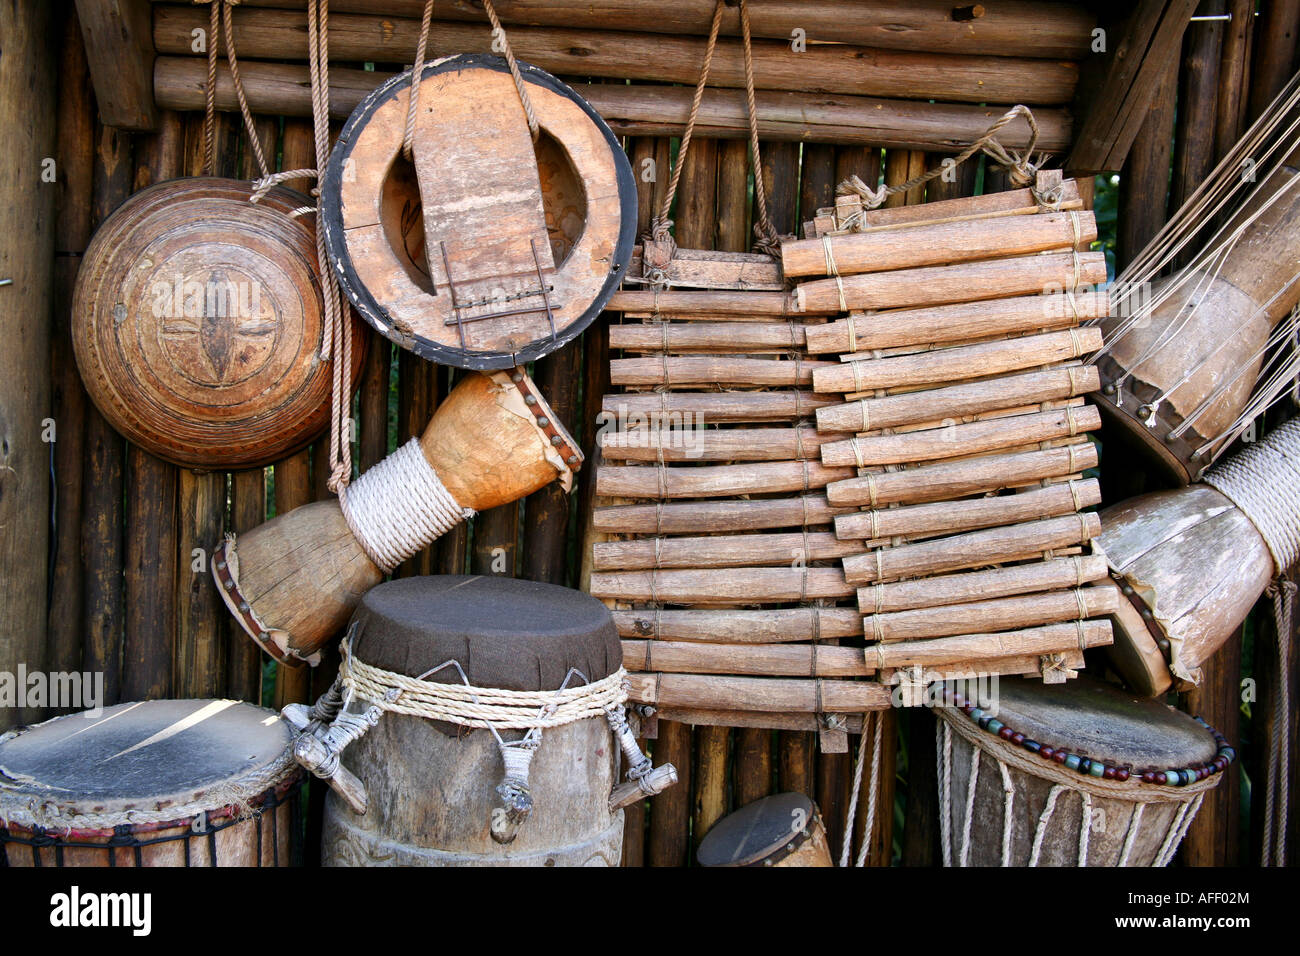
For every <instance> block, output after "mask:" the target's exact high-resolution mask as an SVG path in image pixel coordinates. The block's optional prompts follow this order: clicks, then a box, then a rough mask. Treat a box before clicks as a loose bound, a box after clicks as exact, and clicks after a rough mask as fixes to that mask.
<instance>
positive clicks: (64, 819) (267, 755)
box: [0, 700, 303, 867]
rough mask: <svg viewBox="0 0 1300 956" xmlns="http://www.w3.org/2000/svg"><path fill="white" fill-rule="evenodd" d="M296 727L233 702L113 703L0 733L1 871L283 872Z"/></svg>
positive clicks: (295, 825)
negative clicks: (262, 868)
mask: <svg viewBox="0 0 1300 956" xmlns="http://www.w3.org/2000/svg"><path fill="white" fill-rule="evenodd" d="M292 742H293V735H292V730H291V728H290V727H289V725H288V724H286V723H285V722H284V721H282V720H280V719H278V718H277V717H276V716H275V714H274V713H272V712H271V711H267V710H263V709H262V708H261V707H255V706H253V705H252V704H245V703H240V702H238V701H233V700H153V701H147V702H144V703H134V704H118V705H117V706H115V707H108V708H105V709H104V710H103V712H102V713H101V714H100V715H99V716H97V717H93V718H92V717H90V716H89V714H71V715H68V716H65V717H56V718H54V719H53V720H49V721H46V722H45V723H43V724H37V725H36V726H34V727H27V728H23V729H21V730H17V731H13V732H11V733H8V734H4V735H0V867H3V866H67V867H83V866H196V867H202V866H290V865H293V864H295V863H297V862H298V857H299V855H300V851H301V838H300V832H299V811H300V806H299V799H298V798H299V794H300V790H301V788H302V780H303V773H302V771H301V769H300V768H299V767H298V765H297V764H296V763H294V760H293V753H292V751H291V750H290V745H291V744H292Z"/></svg>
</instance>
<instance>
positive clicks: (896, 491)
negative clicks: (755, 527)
mask: <svg viewBox="0 0 1300 956" xmlns="http://www.w3.org/2000/svg"><path fill="white" fill-rule="evenodd" d="M1096 464H1097V446H1096V445H1094V444H1092V443H1091V442H1083V443H1079V444H1074V445H1066V446H1064V447H1062V448H1049V449H1046V450H1044V451H1029V452H1019V453H1016V454H1012V455H984V456H981V457H979V458H970V459H962V460H959V461H946V462H939V463H938V464H932V465H920V466H918V467H916V468H909V469H907V470H906V471H893V472H878V473H875V474H867V475H863V476H862V477H860V478H846V479H844V480H842V481H835V480H833V479H832V480H831V481H830V483H829V484H828V485H827V487H826V500H827V501H829V502H830V503H831V504H833V505H868V504H869V505H871V506H872V507H879V506H880V505H887V504H894V503H896V502H897V503H903V502H922V501H942V500H945V499H950V498H955V497H960V496H962V495H973V494H978V493H980V492H985V491H995V490H997V489H998V488H1008V487H1015V486H1016V485H1019V484H1028V483H1029V482H1033V481H1039V480H1041V479H1043V478H1058V477H1061V476H1063V475H1072V474H1074V473H1076V472H1079V471H1082V470H1084V469H1086V468H1092V467H1093V466H1094V465H1096Z"/></svg>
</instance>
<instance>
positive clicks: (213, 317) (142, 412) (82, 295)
mask: <svg viewBox="0 0 1300 956" xmlns="http://www.w3.org/2000/svg"><path fill="white" fill-rule="evenodd" d="M252 195H253V190H252V186H251V185H250V184H249V183H246V182H240V181H237V180H233V179H217V178H211V177H207V178H194V179H176V180H171V181H170V182H165V183H159V184H158V185H156V186H151V187H149V188H148V189H144V190H141V191H140V192H138V193H136V194H135V195H134V196H132V197H131V198H130V199H128V200H127V201H126V202H125V203H123V204H122V206H121V207H120V208H119V209H118V210H117V211H116V212H114V213H113V215H111V216H109V217H108V219H107V220H105V222H104V224H103V225H102V226H100V227H99V230H98V231H97V232H96V233H95V237H94V239H92V240H91V243H90V246H89V247H88V248H87V249H86V255H85V260H84V262H83V263H82V266H81V269H80V271H79V272H78V274H77V288H76V292H75V295H74V299H73V305H72V325H73V332H72V341H73V345H74V346H75V348H76V353H77V366H78V368H80V370H81V377H82V380H83V381H84V382H85V384H86V391H87V392H88V393H89V394H90V397H91V398H92V399H93V400H94V402H95V406H96V407H97V408H98V409H99V410H100V412H102V413H103V415H104V417H105V418H106V419H108V421H109V423H110V424H111V425H112V426H113V427H114V428H116V429H117V430H118V431H119V432H121V433H122V434H123V435H125V436H126V438H127V439H129V440H130V441H131V442H132V444H135V445H139V446H140V447H141V448H144V449H146V450H147V451H149V452H151V453H152V454H155V455H157V456H159V457H160V458H164V459H166V460H167V461H170V462H174V463H176V464H178V465H182V466H185V467H189V468H197V469H221V468H252V467H260V466H262V465H266V464H270V463H271V462H273V461H277V460H279V459H280V458H283V457H284V456H285V455H289V454H292V453H293V452H295V451H297V450H298V449H299V448H302V447H303V446H305V445H306V444H307V443H308V442H310V441H311V440H312V439H314V438H315V437H316V436H317V435H319V434H320V433H321V431H323V430H324V429H325V426H326V425H327V424H328V421H329V403H330V382H331V373H330V366H329V363H328V362H322V361H321V358H320V351H321V343H322V341H323V338H322V337H323V335H324V333H325V319H324V313H323V309H322V307H321V296H320V290H319V285H320V280H319V275H318V268H317V265H316V240H315V235H314V232H313V228H312V221H313V220H312V217H310V216H309V217H306V218H303V217H296V218H295V217H293V216H291V215H290V213H291V212H293V211H294V210H295V209H297V208H298V207H301V206H304V205H309V204H310V200H308V199H307V197H305V196H302V195H299V194H298V193H295V192H293V191H291V190H288V189H284V188H282V187H276V188H274V189H272V190H270V191H269V192H268V193H267V194H266V195H265V196H264V197H263V198H262V199H261V200H260V201H259V202H257V203H256V204H254V203H252V202H250V199H251V198H252ZM348 330H349V331H348V334H350V335H352V336H353V350H352V356H353V375H354V376H355V375H356V373H357V371H358V370H359V369H360V367H361V362H362V359H363V358H364V355H365V339H363V338H362V333H363V331H364V330H363V329H362V327H361V325H360V324H359V323H355V322H349V323H348Z"/></svg>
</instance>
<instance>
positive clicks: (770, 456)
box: [599, 425, 843, 464]
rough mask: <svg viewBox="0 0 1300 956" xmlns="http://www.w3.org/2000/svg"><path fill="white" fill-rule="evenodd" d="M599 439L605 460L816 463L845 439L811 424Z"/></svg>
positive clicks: (638, 431)
mask: <svg viewBox="0 0 1300 956" xmlns="http://www.w3.org/2000/svg"><path fill="white" fill-rule="evenodd" d="M599 437H600V447H601V450H602V452H603V454H604V457H605V458H606V459H607V460H624V461H660V460H663V461H804V460H808V459H811V460H813V461H817V460H820V456H819V449H820V448H821V447H822V445H824V444H826V443H828V442H832V441H837V440H842V439H843V436H842V435H831V434H828V433H826V432H819V431H818V430H817V429H816V428H814V427H812V426H811V425H795V426H794V427H793V428H673V429H667V428H634V429H632V430H630V431H618V432H614V431H607V432H602V433H601V434H600V436H599ZM823 464H825V462H824V461H823Z"/></svg>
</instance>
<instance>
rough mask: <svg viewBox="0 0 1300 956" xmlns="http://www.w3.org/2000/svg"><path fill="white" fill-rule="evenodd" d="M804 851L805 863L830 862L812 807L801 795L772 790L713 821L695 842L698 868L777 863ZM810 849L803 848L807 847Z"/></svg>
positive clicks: (824, 840) (807, 799)
mask: <svg viewBox="0 0 1300 956" xmlns="http://www.w3.org/2000/svg"><path fill="white" fill-rule="evenodd" d="M810 843H813V844H817V846H816V847H815V849H816V851H817V852H816V853H812V852H809V851H808V850H805V851H804V852H806V853H807V855H808V856H809V858H810V860H814V861H815V862H809V863H807V864H806V865H808V866H830V865H831V861H830V856H829V853H828V851H827V849H826V836H825V832H824V831H823V829H822V824H821V820H820V818H819V816H818V813H817V805H816V804H814V803H813V802H812V799H811V798H810V797H809V796H808V795H807V794H803V793H777V794H773V795H772V796H770V797H764V798H763V799H761V800H755V801H754V802H753V803H750V804H746V805H745V806H744V807H741V808H740V809H739V810H737V811H736V812H735V813H732V814H729V815H727V816H725V817H723V818H722V819H721V820H719V821H718V822H717V823H716V824H715V825H714V827H713V829H711V830H710V831H709V832H708V833H707V834H705V837H704V839H703V840H701V841H700V849H699V851H698V852H697V853H696V859H697V860H698V861H699V864H700V866H779V865H781V864H782V863H783V862H784V861H786V860H788V859H790V858H791V857H793V856H796V855H798V854H799V853H800V852H801V850H804V848H806V847H808V845H809V844H810ZM811 849H813V848H809V850H811Z"/></svg>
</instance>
